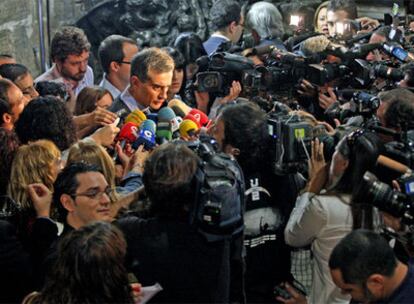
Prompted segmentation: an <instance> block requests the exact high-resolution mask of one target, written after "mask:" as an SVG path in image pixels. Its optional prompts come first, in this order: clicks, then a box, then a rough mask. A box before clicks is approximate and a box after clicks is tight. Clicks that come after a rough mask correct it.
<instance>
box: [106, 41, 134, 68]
mask: <svg viewBox="0 0 414 304" xmlns="http://www.w3.org/2000/svg"><path fill="white" fill-rule="evenodd" d="M125 43H129V44H134V45H137V43H136V42H135V41H134V40H133V39H131V38H127V37H124V36H121V35H110V36H108V37H106V38H105V39H104V40H102V42H101V44H100V45H99V49H98V57H99V62H100V63H101V66H102V70H103V71H104V72H105V73H108V72H109V66H110V64H111V62H113V61H115V62H119V63H120V62H121V61H122V60H123V59H124V57H125V54H124V52H123V46H124V44H125Z"/></svg>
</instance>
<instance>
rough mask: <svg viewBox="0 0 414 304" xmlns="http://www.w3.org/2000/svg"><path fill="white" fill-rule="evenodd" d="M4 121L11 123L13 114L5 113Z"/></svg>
mask: <svg viewBox="0 0 414 304" xmlns="http://www.w3.org/2000/svg"><path fill="white" fill-rule="evenodd" d="M2 120H3V123H6V124H10V123H12V116H11V114H9V113H3V117H2Z"/></svg>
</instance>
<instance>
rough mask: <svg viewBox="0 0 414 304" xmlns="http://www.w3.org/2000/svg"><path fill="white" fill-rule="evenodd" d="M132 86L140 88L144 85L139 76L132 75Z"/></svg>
mask: <svg viewBox="0 0 414 304" xmlns="http://www.w3.org/2000/svg"><path fill="white" fill-rule="evenodd" d="M130 84H131V86H133V87H138V88H139V87H140V86H141V85H142V82H141V80H140V79H139V78H138V76H135V75H132V76H131V78H130Z"/></svg>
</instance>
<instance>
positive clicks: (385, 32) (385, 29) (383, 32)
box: [373, 25, 391, 41]
mask: <svg viewBox="0 0 414 304" xmlns="http://www.w3.org/2000/svg"><path fill="white" fill-rule="evenodd" d="M390 32H391V26H390V25H384V26H381V27H380V28H378V29H377V30H376V31H375V32H374V33H373V34H376V35H378V36H381V37H384V38H385V39H386V40H387V41H388V40H389V36H390Z"/></svg>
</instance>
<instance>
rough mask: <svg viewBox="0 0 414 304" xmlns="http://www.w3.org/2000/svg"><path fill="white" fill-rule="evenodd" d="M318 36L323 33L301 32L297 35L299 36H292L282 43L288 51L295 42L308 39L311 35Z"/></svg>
mask: <svg viewBox="0 0 414 304" xmlns="http://www.w3.org/2000/svg"><path fill="white" fill-rule="evenodd" d="M319 36H323V35H322V34H321V33H315V32H309V33H306V34H302V35H299V36H292V37H290V38H289V39H288V40H286V41H285V43H284V44H285V46H286V48H287V49H288V50H289V51H292V50H293V48H294V47H295V46H296V45H297V44H299V43H301V42H304V41H306V40H308V39H309V38H311V37H319ZM323 37H325V36H323Z"/></svg>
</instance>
